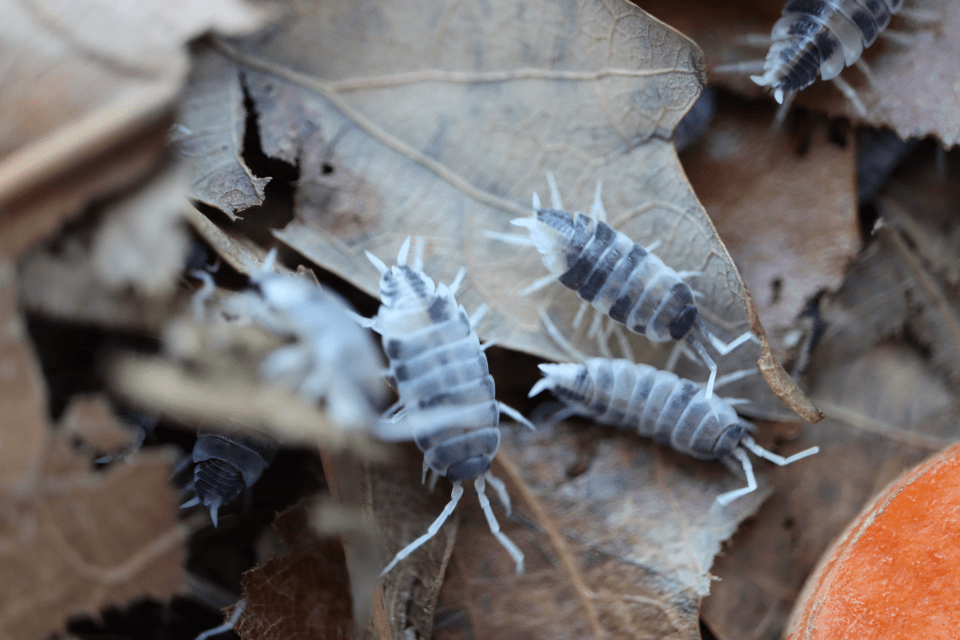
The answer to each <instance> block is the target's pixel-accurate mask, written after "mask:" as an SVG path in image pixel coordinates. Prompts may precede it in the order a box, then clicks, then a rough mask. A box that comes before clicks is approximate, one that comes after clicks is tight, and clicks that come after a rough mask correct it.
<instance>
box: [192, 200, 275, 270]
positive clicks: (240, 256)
mask: <svg viewBox="0 0 960 640" xmlns="http://www.w3.org/2000/svg"><path fill="white" fill-rule="evenodd" d="M184 213H185V215H186V218H187V222H188V223H189V224H190V226H191V227H192V228H193V230H194V231H196V232H197V234H198V235H199V236H200V237H201V238H203V239H204V240H205V241H206V242H207V244H209V245H210V246H211V247H212V248H213V250H214V251H215V252H216V253H217V255H218V256H219V257H220V258H222V259H223V261H224V262H226V263H227V264H228V265H230V267H231V268H233V269H236V270H237V271H239V272H240V273H242V274H244V275H247V276H249V275H252V274H254V273H259V272H260V271H261V270H262V269H263V261H264V260H265V259H266V257H267V252H266V251H264V250H263V249H262V248H260V247H259V246H258V245H257V244H256V243H254V242H253V241H252V240H250V239H249V238H247V237H246V236H242V235H240V234H239V233H237V232H236V231H234V230H232V229H223V228H221V227H218V226H217V225H215V224H214V223H213V222H211V221H210V218H208V217H207V216H205V215H203V214H202V213H200V212H199V211H197V210H196V209H195V208H194V207H188V208H187V209H186V210H185V212H184ZM274 268H276V269H277V270H278V271H283V270H284V269H285V267H284V266H283V265H282V264H276V265H275V267H274Z"/></svg>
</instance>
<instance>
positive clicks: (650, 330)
mask: <svg viewBox="0 0 960 640" xmlns="http://www.w3.org/2000/svg"><path fill="white" fill-rule="evenodd" d="M547 179H548V182H549V183H550V190H551V194H552V205H553V208H551V209H544V208H543V207H542V206H541V204H540V198H539V197H538V196H537V194H536V193H534V194H533V215H531V216H530V217H527V218H518V219H516V220H513V221H512V224H513V225H515V226H519V227H523V228H525V229H527V231H528V232H529V236H527V237H525V236H521V235H509V234H493V233H490V234H488V236H490V237H493V238H496V239H498V240H503V241H506V242H511V243H513V244H516V245H522V246H532V247H535V248H536V249H537V251H538V252H539V253H540V257H541V259H542V260H543V264H544V266H546V267H547V270H548V271H549V272H550V273H549V274H548V275H547V276H544V277H543V278H540V279H539V280H537V281H536V282H534V283H533V284H531V285H530V286H529V287H527V288H526V289H524V290H523V291H521V292H520V295H527V294H529V293H532V292H534V291H537V290H539V289H542V288H544V287H546V286H547V285H549V284H550V283H552V282H554V281H556V280H559V281H560V283H561V284H563V285H564V286H566V287H567V288H569V289H572V290H573V291H575V292H576V293H577V295H578V296H579V297H580V299H581V300H583V301H584V302H585V303H589V304H590V305H591V306H592V307H593V308H594V309H596V310H597V311H599V312H600V313H602V314H604V315H607V316H609V317H610V318H611V319H612V320H613V321H615V322H616V323H618V324H619V325H623V326H625V327H626V328H627V330H629V331H631V332H633V333H639V334H643V335H645V336H646V337H647V338H648V339H649V340H651V341H653V342H666V341H669V340H678V341H679V340H682V341H683V343H685V344H686V345H689V346H690V347H692V348H693V350H694V352H695V353H696V354H697V355H699V357H700V359H701V360H702V361H703V363H704V364H705V365H706V367H707V368H708V369H709V370H710V376H709V379H708V381H707V387H706V394H707V398H709V397H710V396H711V395H712V394H713V386H714V381H715V380H716V377H717V370H718V367H717V364H716V362H714V360H713V358H712V357H711V356H710V354H709V353H708V352H707V350H706V348H705V347H704V343H707V342H708V343H710V345H711V346H712V347H713V348H714V349H715V350H716V351H717V353H719V354H720V355H727V354H728V353H730V352H731V351H733V350H734V349H736V348H737V347H739V346H740V345H742V344H744V343H745V342H747V341H756V342H759V340H757V337H756V336H755V335H754V334H753V333H751V332H750V331H747V332H745V333H743V334H742V335H741V336H739V337H738V338H736V339H735V340H733V341H731V342H729V343H725V342H723V341H722V340H720V339H719V338H718V337H717V336H715V335H714V334H713V333H712V332H711V331H710V330H709V329H708V328H707V327H706V325H705V324H704V322H703V319H702V318H701V316H700V311H699V309H698V308H697V306H696V304H695V301H694V297H695V293H694V291H693V289H692V288H691V287H690V285H688V284H687V283H686V282H685V281H684V280H683V276H685V275H695V274H689V273H685V274H681V273H678V272H677V271H675V270H674V269H672V268H670V267H668V266H667V265H665V264H664V263H663V261H662V260H661V259H660V258H659V257H657V256H656V255H654V254H653V253H652V252H651V250H650V248H645V247H642V246H641V245H639V244H637V243H636V242H634V241H633V240H631V239H630V238H629V237H627V236H626V235H625V234H623V233H621V232H619V231H616V230H615V229H613V228H612V227H611V226H610V225H608V224H607V223H606V222H604V221H603V218H605V217H606V214H605V213H604V209H603V202H602V200H601V195H600V190H601V185H600V184H598V185H597V190H596V193H595V195H594V203H593V207H592V208H591V213H592V214H593V215H589V216H588V215H586V214H583V213H574V214H571V213H568V212H566V211H564V210H562V209H561V208H560V207H561V206H562V203H561V202H560V197H559V193H557V189H556V184H555V182H554V180H553V176H551V175H549V174H548V176H547ZM578 315H579V314H578ZM604 355H607V354H604Z"/></svg>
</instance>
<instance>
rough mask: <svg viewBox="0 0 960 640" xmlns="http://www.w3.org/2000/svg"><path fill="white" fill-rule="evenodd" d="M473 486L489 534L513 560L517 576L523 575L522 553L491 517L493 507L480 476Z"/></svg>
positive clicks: (495, 519) (493, 517)
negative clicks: (485, 519) (488, 527)
mask: <svg viewBox="0 0 960 640" xmlns="http://www.w3.org/2000/svg"><path fill="white" fill-rule="evenodd" d="M473 486H474V487H476V489H477V498H479V500H480V508H481V509H482V510H483V515H484V516H486V518H487V525H489V526H490V533H492V534H493V535H494V536H496V538H497V540H499V541H500V544H501V545H503V548H504V549H506V550H507V553H509V554H510V557H511V558H513V561H514V562H515V563H516V565H517V574H518V575H519V574H521V573H523V552H522V551H520V549H519V547H517V545H515V544H513V541H512V540H510V538H508V537H507V536H506V534H504V533H503V532H502V531H500V523H499V522H497V517H496V516H495V515H493V507H491V506H490V498H488V497H487V494H486V493H485V490H486V484H485V483H484V479H483V476H480V477H479V478H477V479H476V480H474V481H473Z"/></svg>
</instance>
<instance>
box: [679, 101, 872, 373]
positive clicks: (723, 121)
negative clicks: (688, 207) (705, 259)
mask: <svg viewBox="0 0 960 640" xmlns="http://www.w3.org/2000/svg"><path fill="white" fill-rule="evenodd" d="M773 117H774V113H773V109H772V108H769V107H766V106H764V107H763V108H751V105H749V104H747V103H745V102H742V101H739V100H737V101H732V100H724V99H721V100H719V104H718V112H717V115H716V117H715V119H714V121H713V124H712V126H711V127H710V130H709V132H708V133H707V134H706V136H704V138H703V139H702V140H701V142H700V143H698V145H697V146H696V147H695V148H693V149H692V150H691V152H690V153H689V154H686V155H685V156H684V157H683V161H684V169H685V170H686V173H687V177H688V178H689V179H690V184H692V185H693V188H694V190H695V191H696V192H697V196H698V197H699V198H700V202H702V203H703V206H704V208H705V209H706V210H707V212H708V213H709V214H710V218H711V220H713V223H714V225H716V227H717V232H718V233H719V234H720V237H721V238H723V241H724V243H725V244H726V246H727V249H728V250H729V251H730V255H732V256H733V259H734V260H735V261H736V263H737V266H738V267H739V269H740V274H741V275H742V276H743V281H744V282H745V283H746V284H747V286H748V287H749V289H750V293H751V294H752V295H753V299H754V303H755V305H756V310H757V314H758V315H759V316H760V321H761V322H762V323H763V327H764V329H765V330H766V331H767V334H768V335H769V336H770V339H771V346H772V348H773V352H774V354H776V356H777V357H778V358H779V359H781V360H784V361H785V360H787V359H788V358H787V356H788V355H789V348H788V345H785V341H786V340H787V339H788V338H789V337H790V334H791V333H793V332H794V331H796V327H795V325H794V321H795V320H796V318H797V316H798V315H799V314H800V312H801V311H803V309H804V307H805V306H806V304H807V301H808V300H809V299H810V298H812V297H813V296H814V295H816V294H818V293H820V292H822V291H823V290H832V289H836V288H837V287H839V286H840V284H841V282H842V281H843V277H844V273H845V270H846V266H847V264H848V263H849V261H850V260H852V259H853V257H854V256H855V255H856V253H857V250H858V249H859V246H860V232H859V228H858V227H859V225H858V222H857V209H856V206H857V193H856V185H855V182H854V174H855V171H854V162H855V159H856V158H855V156H856V153H855V148H854V147H855V145H854V144H853V140H852V139H851V140H849V141H848V143H847V144H846V145H845V146H840V145H838V144H837V143H835V142H833V141H831V140H830V134H829V130H828V123H827V122H826V120H825V119H824V118H819V119H810V120H809V121H808V124H807V125H806V126H805V127H803V129H802V130H799V131H792V132H787V131H785V130H784V129H781V130H780V131H779V132H777V133H771V132H770V122H771V120H772V119H773ZM801 146H802V149H803V151H802V153H801V151H800V148H801Z"/></svg>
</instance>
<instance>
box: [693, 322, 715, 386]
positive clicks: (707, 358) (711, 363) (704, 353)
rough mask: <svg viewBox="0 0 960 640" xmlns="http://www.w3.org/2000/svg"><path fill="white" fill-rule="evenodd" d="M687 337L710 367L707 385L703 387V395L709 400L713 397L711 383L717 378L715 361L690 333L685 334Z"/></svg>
mask: <svg viewBox="0 0 960 640" xmlns="http://www.w3.org/2000/svg"><path fill="white" fill-rule="evenodd" d="M687 339H688V342H690V343H691V344H692V345H693V348H694V349H696V350H697V353H699V354H700V359H701V360H703V363H704V364H705V365H707V368H708V369H710V377H709V378H708V379H707V386H706V387H705V388H704V397H705V398H706V399H707V400H709V399H710V398H711V397H713V385H714V382H715V381H716V379H717V363H716V362H714V361H713V358H711V357H710V354H709V353H707V350H706V349H704V348H703V345H702V344H700V341H699V340H697V339H696V338H693V337H692V336H690V334H687Z"/></svg>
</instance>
